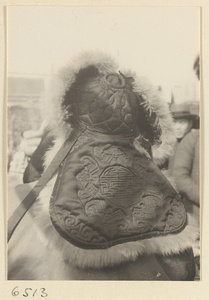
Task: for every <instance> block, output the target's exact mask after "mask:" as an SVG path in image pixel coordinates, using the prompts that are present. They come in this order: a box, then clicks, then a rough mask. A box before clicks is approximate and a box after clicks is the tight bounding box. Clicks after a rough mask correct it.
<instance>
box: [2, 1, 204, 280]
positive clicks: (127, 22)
mask: <svg viewBox="0 0 209 300" xmlns="http://www.w3.org/2000/svg"><path fill="white" fill-rule="evenodd" d="M7 34H8V38H7V87H8V90H7V116H8V124H7V125H8V159H7V172H8V223H7V224H8V225H7V227H8V228H7V229H8V234H7V237H8V251H7V279H8V280H9V281H10V280H22V281H24V280H32V281H33V280H70V281H71V280H79V281H80V280H83V281H86V280H91V281H92V280H93V281H95V280H97V281H98V280H100V281H104V280H106V281H110V280H111V281H113V280H114V281H121V280H124V281H200V280H201V276H200V275H201V255H200V253H201V247H200V245H201V244H200V238H201V235H200V217H201V215H200V188H199V186H200V185H199V182H200V174H199V165H200V164H199V159H200V154H199V136H200V124H201V120H200V105H201V97H200V85H201V71H200V66H201V43H200V8H199V7H128V6H127V7H108V6H106V7H103V6H101V7H99V6H89V7H88V6H86V7H81V6H75V7H72V6H19V7H18V6H13V7H8V8H7Z"/></svg>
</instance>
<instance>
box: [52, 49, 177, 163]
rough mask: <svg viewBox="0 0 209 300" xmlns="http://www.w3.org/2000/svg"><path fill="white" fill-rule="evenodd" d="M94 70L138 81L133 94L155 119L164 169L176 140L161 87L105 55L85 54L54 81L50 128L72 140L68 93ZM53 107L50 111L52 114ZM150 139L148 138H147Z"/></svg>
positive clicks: (155, 153)
mask: <svg viewBox="0 0 209 300" xmlns="http://www.w3.org/2000/svg"><path fill="white" fill-rule="evenodd" d="M90 66H94V67H96V68H97V70H98V72H99V75H101V76H102V75H106V74H111V73H116V72H121V73H122V74H124V76H126V77H127V78H128V77H129V78H130V77H131V78H133V79H134V83H133V92H134V93H136V94H137V95H139V96H140V97H141V99H143V101H142V102H141V106H142V107H143V109H144V112H145V113H146V115H147V118H149V117H150V120H151V118H153V116H154V121H153V120H152V122H153V124H154V125H153V126H154V127H155V128H153V130H154V131H155V132H157V133H158V137H157V139H155V141H154V142H153V143H151V147H152V157H153V161H154V162H155V163H156V164H157V165H161V164H163V163H164V161H165V160H166V159H167V158H168V156H170V155H171V154H172V149H173V144H174V142H175V137H174V134H173V129H172V117H171V115H170V112H169V108H168V105H167V103H166V101H165V99H163V97H162V93H161V91H159V89H158V87H154V86H153V85H152V84H151V83H150V82H149V81H148V80H147V79H146V78H144V77H138V75H136V73H134V72H133V71H130V70H128V71H127V70H125V69H123V67H122V66H120V67H119V66H118V64H117V63H116V62H115V61H114V60H113V59H112V58H111V57H110V56H109V55H106V54H104V53H101V52H96V53H95V52H85V53H82V54H81V55H78V56H77V57H76V58H74V60H73V61H71V62H69V63H68V64H66V66H64V67H63V68H62V69H61V70H60V71H59V73H58V74H57V76H56V77H55V78H54V79H53V82H52V87H51V89H50V93H51V97H49V100H48V101H47V103H46V111H47V118H48V124H49V127H50V128H51V130H52V131H53V133H54V135H55V136H59V137H60V136H63V137H65V138H66V137H68V135H69V131H70V130H71V124H70V123H69V115H70V114H71V113H72V112H70V111H69V110H68V108H67V107H66V106H63V103H64V101H65V97H66V92H67V91H69V90H70V88H71V87H72V85H73V84H74V83H75V81H76V77H77V75H78V73H79V72H80V71H81V70H82V69H85V68H88V67H90ZM49 107H50V110H49ZM145 138H146V137H145ZM135 147H136V148H137V147H140V139H139V138H136V139H135Z"/></svg>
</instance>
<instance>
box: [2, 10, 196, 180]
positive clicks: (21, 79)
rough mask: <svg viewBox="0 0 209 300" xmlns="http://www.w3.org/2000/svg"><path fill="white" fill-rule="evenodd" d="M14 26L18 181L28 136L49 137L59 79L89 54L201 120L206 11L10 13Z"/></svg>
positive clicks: (12, 122)
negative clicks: (47, 113)
mask: <svg viewBox="0 0 209 300" xmlns="http://www.w3.org/2000/svg"><path fill="white" fill-rule="evenodd" d="M7 25H8V26H7V37H8V44H7V46H8V47H7V53H8V56H7V76H8V99H7V100H8V145H9V160H8V168H9V169H10V171H12V172H14V173H16V175H17V173H19V174H20V176H21V174H22V172H23V170H24V168H25V165H27V160H28V158H27V157H26V158H25V159H23V155H24V154H23V152H24V151H22V148H23V146H22V140H23V134H24V132H25V131H26V132H27V131H35V132H38V133H37V136H38V137H39V135H40V137H41V133H42V127H43V120H44V113H43V107H44V101H45V99H46V97H47V93H46V92H47V89H48V86H49V83H50V79H51V77H52V76H53V75H54V74H55V73H56V71H57V70H58V69H59V67H61V66H62V65H65V64H66V62H67V61H68V60H69V59H71V57H73V56H74V55H75V54H76V53H78V52H80V51H82V50H94V49H96V50H102V51H104V52H108V53H109V54H111V55H112V56H113V57H115V59H116V60H118V61H119V63H122V65H123V66H125V67H127V68H130V69H132V70H134V71H135V72H136V73H137V74H139V75H144V76H146V77H148V78H149V79H150V80H151V81H152V82H153V83H154V84H155V85H158V86H159V89H160V90H161V91H162V93H163V95H164V98H165V101H167V102H168V103H171V102H175V103H181V102H188V103H189V104H190V105H191V107H192V109H193V110H194V111H195V113H197V114H198V110H199V99H200V97H199V82H198V80H197V77H196V75H195V72H194V70H193V65H194V62H195V59H196V58H197V56H198V54H199V53H200V11H199V8H198V7H104V6H101V7H99V6H86V7H84V6H83V7H81V6H19V7H18V6H12V7H11V6H10V7H9V8H8V10H7ZM39 133H40V134H39ZM31 147H32V148H31V149H33V144H32V145H31ZM18 153H19V154H18ZM17 154H18V155H19V156H18V155H17ZM14 155H16V156H18V157H19V158H17V157H16V159H15V164H14V163H13V164H12V161H14ZM18 163H19V165H18ZM16 178H18V177H17V176H16ZM18 182H19V179H18V180H17V182H16V181H15V182H14V184H16V183H18Z"/></svg>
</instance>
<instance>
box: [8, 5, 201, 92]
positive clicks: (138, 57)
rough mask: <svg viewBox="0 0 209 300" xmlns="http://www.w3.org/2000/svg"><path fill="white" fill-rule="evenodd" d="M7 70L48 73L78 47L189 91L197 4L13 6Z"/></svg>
mask: <svg viewBox="0 0 209 300" xmlns="http://www.w3.org/2000/svg"><path fill="white" fill-rule="evenodd" d="M7 32H8V73H9V75H10V74H12V73H14V72H15V73H30V74H50V72H52V70H53V71H56V70H57V68H59V67H60V66H62V65H64V64H65V63H66V62H67V61H68V59H71V58H72V56H73V55H74V54H75V53H77V52H80V51H81V50H93V49H98V50H103V51H104V52H108V53H109V54H111V55H112V56H113V57H115V58H116V60H118V61H119V62H122V64H123V65H124V66H126V67H128V68H130V69H132V70H134V71H136V72H137V73H138V74H139V75H145V76H148V77H149V78H150V79H151V81H152V82H153V83H155V84H159V85H161V86H162V87H163V88H165V90H166V89H167V90H170V88H171V87H173V86H176V85H181V86H182V85H183V86H184V90H187V92H188V90H189V94H191V95H192V93H193V91H194V90H195V89H196V85H197V84H198V83H197V78H196V77H195V74H194V71H193V64H194V61H195V58H196V57H197V55H198V53H199V52H200V49H199V8H198V7H187V8H185V7H184V8H183V7H170V8H169V7H167V8H166V7H161V8H160V7H155V8H154V7H98V6H89V7H88V6H86V7H81V6H77V7H75V6H48V7H47V6H24V7H23V6H20V7H18V6H13V7H9V9H8V30H7Z"/></svg>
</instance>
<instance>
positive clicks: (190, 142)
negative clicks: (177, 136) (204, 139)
mask: <svg viewBox="0 0 209 300" xmlns="http://www.w3.org/2000/svg"><path fill="white" fill-rule="evenodd" d="M198 140H199V130H196V129H195V130H191V131H190V132H189V133H187V134H186V135H185V137H184V138H183V139H182V140H181V142H180V144H181V145H182V146H184V145H185V147H186V146H194V145H195V144H196V142H197V141H198Z"/></svg>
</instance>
